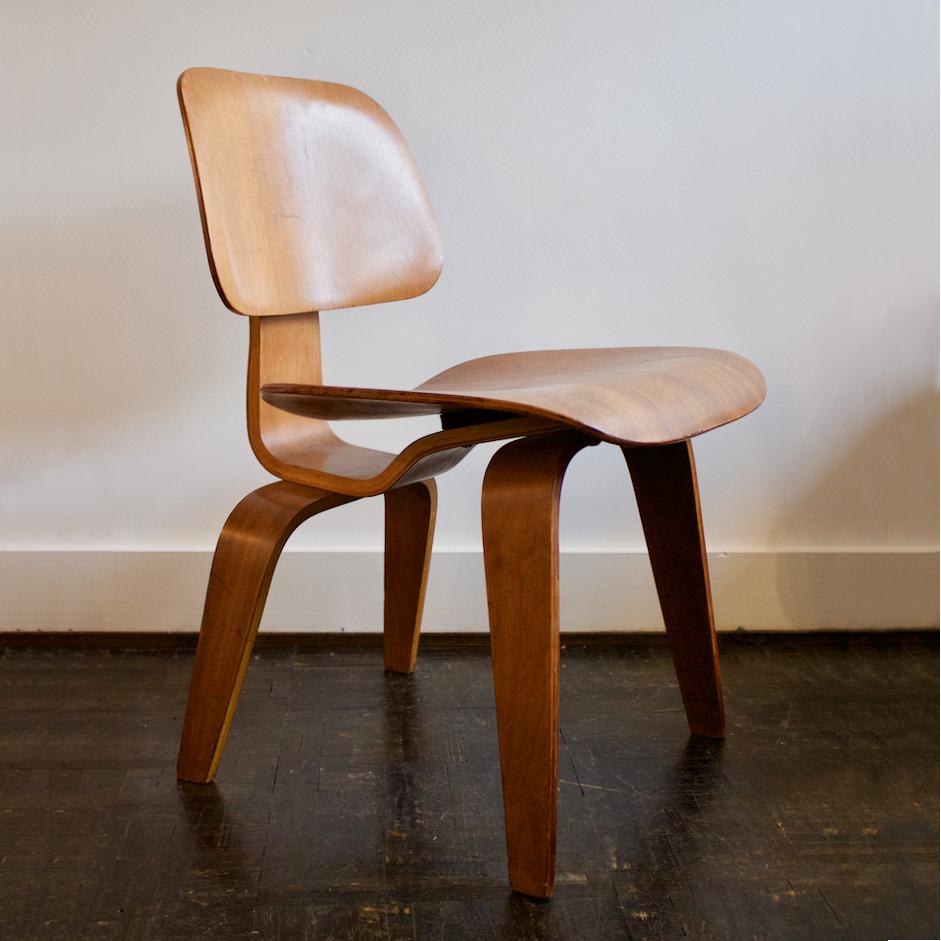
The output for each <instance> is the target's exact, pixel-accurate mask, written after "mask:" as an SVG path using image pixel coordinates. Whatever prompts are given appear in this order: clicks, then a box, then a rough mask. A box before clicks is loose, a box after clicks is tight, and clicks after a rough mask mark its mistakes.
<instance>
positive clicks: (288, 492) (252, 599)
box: [176, 481, 356, 784]
mask: <svg viewBox="0 0 941 941" xmlns="http://www.w3.org/2000/svg"><path fill="white" fill-rule="evenodd" d="M354 499H356V498H355V497H348V496H344V495H342V494H337V493H329V492H327V491H325V490H315V489H314V488H312V487H303V486H301V485H300V484H291V483H286V482H284V481H279V482H278V483H274V484H269V485H268V486H266V487H261V488H259V489H258V490H255V491H253V492H252V493H250V494H249V495H248V496H247V497H245V499H243V500H242V502H241V503H239V504H238V506H236V508H235V509H234V510H233V511H232V513H231V514H230V515H229V518H228V519H227V520H226V523H225V526H224V527H223V529H222V534H221V535H220V536H219V543H218V545H217V546H216V552H215V555H214V556H213V558H212V570H211V572H210V575H209V588H208V589H207V592H206V604H205V607H204V608H203V623H202V627H201V628H200V631H199V643H198V645H197V647H196V662H195V664H194V666H193V677H192V679H191V681H190V692H189V701H188V703H187V706H186V718H185V719H184V721H183V735H182V739H181V741H180V753H179V756H178V758H177V769H176V770H177V777H178V778H180V779H181V780H183V781H194V782H197V783H200V784H204V783H206V782H208V781H211V780H212V778H213V776H214V775H215V773H216V767H217V766H218V764H219V759H220V758H221V757H222V749H223V747H224V746H225V740H226V736H227V735H228V732H229V725H230V724H231V722H232V716H233V714H234V713H235V706H236V704H237V702H238V697H239V692H240V691H241V688H242V680H243V678H244V676H245V669H246V667H247V666H248V660H249V657H250V656H251V652H252V646H253V644H254V640H255V635H256V633H257V632H258V624H259V622H260V621H261V615H262V611H263V610H264V607H265V599H266V598H267V596H268V588H269V586H270V585H271V576H272V575H273V574H274V568H275V565H276V564H277V561H278V557H279V556H280V555H281V550H282V549H283V548H284V544H285V542H287V539H288V537H289V536H290V535H291V533H292V532H294V530H295V529H296V528H297V527H298V526H299V525H300V524H301V523H302V522H303V521H304V520H306V519H308V518H309V517H311V516H313V515H314V514H315V513H321V512H323V511H324V510H329V509H330V508H331V507H335V506H339V505H340V504H343V503H349V502H350V501H351V500H354Z"/></svg>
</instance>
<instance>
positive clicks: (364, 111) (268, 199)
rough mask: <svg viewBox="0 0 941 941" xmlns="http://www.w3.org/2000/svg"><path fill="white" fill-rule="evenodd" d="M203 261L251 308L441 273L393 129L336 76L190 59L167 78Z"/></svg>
mask: <svg viewBox="0 0 941 941" xmlns="http://www.w3.org/2000/svg"><path fill="white" fill-rule="evenodd" d="M177 90H178V94H179V100H180V108H181V110H182V112H183V120H184V123H185V125H186V131H187V138H188V141H189V146H190V157H191V160H192V165H193V174H194V176H195V177H196V183H197V192H198V194H199V205H200V213H201V218H202V223H203V235H204V237H205V241H206V250H207V253H208V256H209V264H210V268H211V269H212V274H213V278H214V280H215V283H216V287H217V288H218V290H219V294H220V295H221V297H222V299H223V301H224V302H225V303H226V305H227V306H228V307H229V308H230V309H231V310H233V311H235V312H236V313H240V314H249V315H253V316H269V315H281V314H297V313H303V312H307V311H317V310H332V309H335V308H339V307H357V306H360V305H363V304H378V303H381V302H384V301H396V300H403V299H404V298H408V297H415V296H416V295H418V294H423V293H424V292H425V291H427V290H428V289H429V288H431V287H432V285H433V284H434V283H435V281H437V279H438V275H439V274H440V272H441V264H442V254H441V241H440V237H439V235H438V226H437V223H436V222H435V217H434V212H433V211H432V208H431V203H430V202H429V200H428V194H427V192H426V191H425V186H424V183H423V182H422V179H421V176H420V175H419V173H418V169H417V168H416V166H415V162H414V160H413V159H412V156H411V154H410V153H409V151H408V147H407V146H406V144H405V141H404V140H403V139H402V135H401V134H400V133H399V131H398V129H397V128H396V126H395V125H394V124H393V123H392V120H391V119H390V118H389V116H388V115H387V114H386V113H385V111H383V110H382V108H380V107H379V105H377V104H376V102H375V101H373V100H372V99H371V98H370V97H368V96H367V95H364V94H363V93H362V92H361V91H357V90H356V89H355V88H349V87H347V86H346V85H336V84H334V83H332V82H318V81H308V80H302V79H295V78H278V77H274V76H270V75H250V74H248V73H245V72H231V71H226V70H224V69H202V68H198V69H188V70H187V71H186V72H184V73H183V74H182V75H181V76H180V78H179V82H178V84H177Z"/></svg>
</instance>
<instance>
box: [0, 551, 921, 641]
mask: <svg viewBox="0 0 941 941" xmlns="http://www.w3.org/2000/svg"><path fill="white" fill-rule="evenodd" d="M210 560H211V553H209V552H207V551H147V550H132V551H118V550H107V551H100V550H82V551H78V550H76V551H38V550H33V551H14V550H10V551H5V552H0V630H2V631H68V630H71V631H195V630H197V629H198V628H199V619H200V611H201V608H202V603H203V597H204V593H205V589H206V580H207V577H208V573H209V564H210ZM561 568H562V627H563V630H567V631H644V630H651V631H657V630H661V629H662V623H663V622H662V621H661V618H660V612H659V608H658V607H657V599H656V595H655V593H654V589H653V580H652V576H651V573H650V567H649V563H648V561H647V557H646V555H645V554H644V553H641V552H609V553H604V552H569V553H563V555H562V564H561ZM710 568H711V572H712V582H713V594H714V598H715V610H716V622H717V625H718V627H719V629H720V630H734V629H736V628H739V627H744V628H747V629H750V630H778V629H795V630H807V629H818V630H840V629H846V630H864V629H880V628H922V627H937V625H938V553H936V552H784V553H773V552H736V553H716V554H715V555H712V556H710ZM486 614H487V607H486V600H485V594H484V578H483V564H482V561H481V556H480V554H479V553H476V552H439V553H435V555H434V558H433V561H432V566H431V576H430V582H429V586H428V596H427V601H426V606H425V617H424V622H423V629H424V630H426V631H442V632H444V631H464V632H476V631H485V630H486V626H487V619H486ZM381 617H382V556H381V553H378V552H368V551H367V552H335V551H330V552H318V551H307V550H298V551H291V550H288V551H287V552H285V554H284V556H283V558H282V559H281V562H280V564H279V566H278V570H277V572H276V573H275V578H274V582H273V584H272V588H271V594H270V596H269V599H268V606H267V609H266V611H265V617H264V621H263V623H262V630H267V631H298V632H302V631H312V632H313V631H321V632H323V631H357V632H358V631H378V630H380V628H381Z"/></svg>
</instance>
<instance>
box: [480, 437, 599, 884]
mask: <svg viewBox="0 0 941 941" xmlns="http://www.w3.org/2000/svg"><path fill="white" fill-rule="evenodd" d="M590 443H591V441H590V440H589V439H586V438H583V437H581V436H578V435H574V434H569V433H564V434H553V435H546V436H544V437H537V438H524V439H522V440H519V441H514V442H512V443H511V444H508V445H506V446H505V447H503V448H502V449H501V450H500V451H498V452H497V454H496V456H495V457H494V458H493V460H492V461H491V462H490V467H489V468H488V469H487V474H486V477H485V478H484V489H483V537H484V565H485V567H486V573H487V603H488V606H489V610H490V644H491V650H492V656H493V677H494V691H495V694H496V703H497V729H498V733H499V739H500V768H501V771H502V775H503V806H504V811H505V815H506V842H507V856H508V858H509V867H510V885H511V886H512V887H513V888H514V889H515V890H516V891H517V892H522V893H523V894H525V895H531V896H535V897H537V898H547V897H548V896H550V895H551V894H552V884H553V880H554V876H555V829H556V783H557V777H558V725H559V495H560V492H561V489H562V477H563V475H564V474H565V469H566V467H567V466H568V463H569V461H570V460H571V459H572V457H573V456H574V455H575V454H576V453H577V452H578V451H579V450H580V449H581V448H583V447H585V445H587V444H590Z"/></svg>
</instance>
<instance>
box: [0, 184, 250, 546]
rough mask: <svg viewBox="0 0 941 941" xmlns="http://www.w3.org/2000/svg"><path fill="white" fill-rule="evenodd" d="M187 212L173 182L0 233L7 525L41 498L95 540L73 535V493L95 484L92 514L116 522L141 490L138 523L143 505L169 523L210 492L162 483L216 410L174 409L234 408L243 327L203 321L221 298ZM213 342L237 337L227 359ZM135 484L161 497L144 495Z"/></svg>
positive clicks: (210, 433)
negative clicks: (171, 192)
mask: <svg viewBox="0 0 941 941" xmlns="http://www.w3.org/2000/svg"><path fill="white" fill-rule="evenodd" d="M195 213H196V209H195V206H194V203H193V200H192V198H191V196H190V194H188V193H187V194H185V195H184V194H183V193H182V192H181V193H180V194H179V196H178V197H176V198H172V199H162V200H161V199H155V200H153V201H152V202H150V203H146V204H143V205H139V206H133V207H127V206H119V207H114V208H112V209H110V210H109V211H107V212H102V213H101V214H94V215H93V214H90V213H87V214H78V213H73V214H72V215H71V216H65V215H63V217H62V218H61V219H58V220H54V219H52V218H50V216H49V212H48V211H47V212H46V216H45V218H43V217H42V214H41V213H37V216H38V217H39V218H38V220H9V221H8V222H7V223H6V224H5V225H4V227H3V229H2V230H0V309H3V310H4V311H6V312H8V317H7V321H6V332H5V338H4V339H5V343H4V344H3V347H4V349H3V350H2V351H0V376H2V384H3V391H4V394H3V405H2V406H0V428H2V431H0V440H2V442H3V443H2V445H0V447H2V450H3V452H4V460H3V461H2V462H0V464H2V472H0V490H2V491H3V493H4V494H5V496H6V500H4V505H3V511H4V512H3V516H4V518H5V519H6V520H7V521H8V522H9V523H10V524H11V528H12V530H13V531H14V532H15V531H16V529H17V526H18V525H19V526H20V528H22V516H23V515H24V514H27V513H29V512H31V511H32V512H35V508H36V507H43V506H45V507H46V508H47V509H46V513H47V515H51V513H53V512H55V513H59V512H61V517H60V522H59V526H58V528H59V531H60V532H69V533H70V534H71V535H72V536H73V537H74V538H76V539H77V540H79V541H82V540H84V539H90V538H101V537H102V536H104V537H105V538H107V534H103V533H101V532H100V531H96V532H94V533H91V532H89V533H85V532H82V529H83V528H86V529H87V528H88V526H89V525H92V524H89V523H88V507H87V505H85V506H78V505H76V503H82V502H83V501H82V500H81V496H82V493H83V491H85V492H86V493H88V492H94V493H97V494H99V495H101V494H105V493H107V494H108V498H107V499H108V501H109V503H110V504H111V507H110V508H109V509H108V511H107V513H106V515H111V516H114V517H116V518H120V516H121V511H123V510H125V509H126V512H127V514H130V515H125V516H124V519H136V518H137V514H138V513H140V512H141V510H142V506H141V501H142V500H147V501H149V503H150V506H146V507H145V508H144V510H145V512H144V513H143V514H142V529H143V530H144V531H146V528H145V527H147V528H149V526H150V525H152V524H153V523H154V522H155V517H157V518H158V519H159V516H158V513H156V512H154V509H153V508H154V507H156V506H163V512H162V516H163V518H164V519H165V520H166V521H170V520H173V519H179V518H188V516H189V514H191V513H193V514H195V515H197V516H199V515H201V514H200V510H201V509H202V507H203V503H202V500H203V498H206V499H208V500H209V501H210V502H211V501H212V499H213V493H215V491H216V489H217V487H218V480H215V481H213V491H212V492H207V493H203V494H200V493H199V492H198V488H183V489H182V490H178V489H177V488H175V487H174V486H173V484H174V478H175V477H176V475H177V474H178V473H179V468H180V467H181V466H185V463H186V461H188V460H194V459H196V455H198V454H199V453H202V455H203V457H204V456H205V453H206V447H205V445H206V441H205V439H206V438H207V437H208V438H209V439H210V447H211V443H212V439H213V438H214V436H215V435H219V440H224V439H223V436H222V435H220V434H219V429H218V427H217V425H218V423H211V425H210V426H209V427H205V428H202V429H200V428H197V427H196V426H197V425H198V422H197V421H196V420H195V418H190V419H189V420H188V419H187V414H188V413H189V414H190V415H191V416H196V415H197V414H203V415H205V414H206V413H207V412H211V411H217V412H218V410H219V406H220V405H221V404H222V403H224V402H229V403H231V407H232V408H234V409H237V410H239V413H240V412H241V407H242V406H241V402H242V397H243V395H244V393H243V391H242V383H243V382H244V378H243V375H242V373H243V369H242V368H241V362H242V360H243V358H244V355H245V353H244V348H245V346H246V332H247V328H246V330H230V331H226V332H224V333H223V332H222V331H219V330H217V329H215V326H214V324H215V319H216V318H218V317H220V316H222V315H223V314H224V313H225V311H224V309H223V308H222V307H221V305H220V303H219V301H218V299H217V297H216V295H215V292H214V290H213V288H212V284H211V282H210V281H209V278H208V276H207V274H206V261H205V252H204V249H203V246H202V239H201V237H200V234H199V224H198V221H197V218H196V216H195ZM181 282H182V283H183V284H184V285H185V286H186V287H185V289H181ZM194 287H195V290H194ZM188 295H189V296H188ZM181 297H187V301H186V309H182V310H181V309H180V299H181ZM194 312H198V314H199V316H194ZM223 337H224V339H223ZM221 343H225V344H227V345H228V344H231V345H232V349H233V352H234V350H235V348H236V347H237V348H238V357H239V362H240V368H239V369H238V370H233V369H232V368H231V363H230V362H229V361H228V356H227V355H222V354H220V352H219V351H218V349H214V347H216V348H217V347H218V346H219V345H220V344H221ZM213 425H215V426H216V427H215V428H214V427H213ZM200 438H202V440H200ZM239 446H240V447H241V448H242V450H243V451H246V452H247V449H246V448H244V446H243V444H242V441H241V440H239ZM188 451H189V452H190V453H187V452H188ZM247 463H248V462H247V458H246V464H247ZM151 484H153V485H154V486H155V487H160V486H165V487H167V488H169V489H170V490H172V491H173V493H174V494H175V495H176V497H177V500H176V501H173V500H166V501H163V502H162V503H159V502H155V501H154V500H153V499H151V497H152V496H154V495H153V494H151V495H150V496H148V494H147V490H148V487H149V486H150V485H151ZM207 486H208V485H207ZM161 496H162V494H160V495H157V499H158V500H159V499H160V497H161ZM102 499H103V497H102ZM180 500H182V501H183V502H182V503H181V502H180ZM7 501H9V502H7ZM115 504H117V505H118V506H120V510H116V509H115V508H114V506H115ZM123 504H126V507H125V506H123ZM18 507H19V509H18ZM211 515H216V516H217V515H218V513H216V514H211ZM18 517H20V519H19V520H18V519H17V518H18ZM73 520H74V522H75V524H76V525H75V527H74V528H73V527H71V526H70V522H71V521H73ZM36 525H37V527H38V526H39V525H40V523H39V522H38V521H37V523H36Z"/></svg>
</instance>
